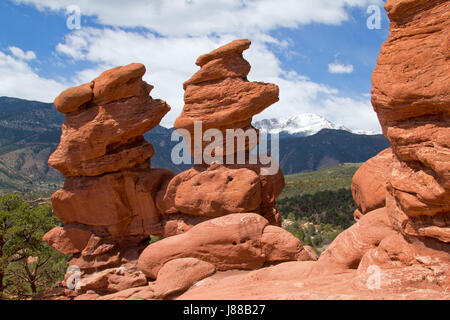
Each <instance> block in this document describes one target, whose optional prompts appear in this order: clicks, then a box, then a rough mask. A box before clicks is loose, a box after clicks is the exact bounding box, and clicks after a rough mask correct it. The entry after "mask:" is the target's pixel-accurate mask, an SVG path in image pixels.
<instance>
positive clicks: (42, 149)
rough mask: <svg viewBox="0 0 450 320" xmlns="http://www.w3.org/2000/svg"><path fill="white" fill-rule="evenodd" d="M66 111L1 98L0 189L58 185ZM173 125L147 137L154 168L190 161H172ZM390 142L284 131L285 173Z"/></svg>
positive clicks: (351, 157) (358, 157) (362, 157)
mask: <svg viewBox="0 0 450 320" xmlns="http://www.w3.org/2000/svg"><path fill="white" fill-rule="evenodd" d="M63 121H64V115H62V114H60V113H58V112H57V111H56V110H55V109H54V107H53V104H51V103H42V102H38V101H28V100H22V99H17V98H9V97H0V192H2V191H3V192H4V191H21V192H30V191H46V190H54V189H56V188H59V187H60V186H61V185H62V182H63V181H64V179H63V177H62V175H61V174H60V173H59V172H58V171H56V170H54V169H53V168H51V167H49V166H48V164H47V159H48V157H49V156H50V154H51V153H52V152H53V151H54V150H55V148H56V146H57V145H58V143H59V139H60V136H61V125H62V123H63ZM173 130H174V129H173V128H171V129H167V128H164V127H162V126H156V127H155V128H153V129H152V130H151V131H149V132H147V133H145V135H144V137H145V138H146V139H147V140H148V141H149V142H151V143H152V144H153V146H154V148H155V156H154V157H153V158H152V159H151V165H152V167H154V168H167V169H169V170H172V171H173V172H175V173H179V172H181V171H183V170H186V169H187V168H189V167H190V165H174V164H173V163H172V161H171V151H172V148H173V146H174V145H176V144H177V143H178V141H171V139H170V138H171V134H172V132H173ZM388 146H389V143H388V142H387V140H386V139H385V138H384V137H383V136H382V135H374V136H368V135H356V134H352V133H350V132H347V131H343V130H332V129H326V130H322V131H320V132H318V133H317V134H314V135H311V136H305V137H298V136H295V135H289V134H286V135H285V136H281V139H280V164H281V168H282V170H283V172H284V173H286V174H289V173H295V172H301V171H311V170H316V169H320V168H325V167H329V166H332V165H336V164H338V163H342V162H363V161H366V160H367V159H369V158H370V157H372V156H374V155H375V154H377V153H378V152H379V151H381V150H382V149H384V148H386V147H388Z"/></svg>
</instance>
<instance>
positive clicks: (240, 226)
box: [138, 213, 311, 279]
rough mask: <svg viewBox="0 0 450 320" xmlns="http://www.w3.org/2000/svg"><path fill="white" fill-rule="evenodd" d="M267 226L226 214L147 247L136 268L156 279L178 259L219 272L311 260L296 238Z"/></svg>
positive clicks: (257, 217)
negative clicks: (198, 262)
mask: <svg viewBox="0 0 450 320" xmlns="http://www.w3.org/2000/svg"><path fill="white" fill-rule="evenodd" d="M268 224H269V222H268V221H267V220H266V219H265V218H263V217H262V216H260V215H258V214H255V213H241V214H238V213H236V214H229V215H226V216H223V217H219V218H215V219H212V220H208V221H205V222H202V223H200V224H198V225H196V226H194V227H192V228H191V229H190V230H188V231H187V232H185V233H183V234H180V235H176V236H172V237H168V238H165V239H163V240H160V241H158V242H155V243H153V244H151V245H149V246H148V247H147V248H146V249H145V250H144V251H143V252H142V254H141V255H140V257H139V261H138V268H139V269H140V270H141V271H142V272H144V274H145V275H147V277H149V278H151V279H156V278H157V276H158V272H159V271H160V269H161V268H162V266H163V265H164V264H165V263H166V262H168V261H171V260H174V259H178V258H196V259H199V260H202V261H206V262H209V263H211V264H213V265H214V266H215V268H216V269H217V270H221V271H224V270H231V269H257V268H260V267H262V266H263V265H264V263H266V262H268V263H274V262H284V261H295V260H311V258H310V255H309V254H308V253H307V252H306V251H305V250H304V249H303V246H302V244H301V243H300V241H299V240H298V239H297V238H295V237H294V236H293V235H291V234H290V233H289V232H287V231H286V230H284V229H281V228H279V227H275V226H269V225H268Z"/></svg>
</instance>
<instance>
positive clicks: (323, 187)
mask: <svg viewBox="0 0 450 320" xmlns="http://www.w3.org/2000/svg"><path fill="white" fill-rule="evenodd" d="M361 164H362V163H343V164H340V165H337V166H334V167H330V168H326V169H321V170H317V171H311V172H300V173H295V174H290V175H286V176H285V177H284V178H285V181H286V186H285V187H284V190H283V193H282V194H281V196H280V198H279V199H283V198H288V197H295V196H298V195H301V194H315V193H317V192H320V191H336V190H339V189H342V188H344V189H350V185H351V183H352V177H353V175H354V174H355V172H356V170H358V169H359V167H360V166H361Z"/></svg>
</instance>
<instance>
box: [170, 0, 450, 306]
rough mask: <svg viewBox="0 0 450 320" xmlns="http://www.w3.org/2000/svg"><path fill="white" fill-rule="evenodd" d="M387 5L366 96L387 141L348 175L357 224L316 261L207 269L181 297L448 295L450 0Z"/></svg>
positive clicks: (403, 1) (402, 0)
mask: <svg viewBox="0 0 450 320" xmlns="http://www.w3.org/2000/svg"><path fill="white" fill-rule="evenodd" d="M385 7H386V10H387V12H388V16H389V18H390V19H391V26H390V35H389V38H388V40H387V41H386V42H385V43H384V44H383V47H382V49H381V53H380V56H379V58H378V65H377V67H376V68H375V71H374V73H373V78H372V80H373V88H372V104H373V106H374V109H375V111H376V112H377V114H378V117H379V119H380V123H381V125H382V128H383V133H384V134H385V136H386V137H387V138H388V139H389V141H390V142H391V145H392V148H390V149H387V150H385V151H383V152H381V153H380V154H378V155H377V156H376V157H374V158H372V159H370V160H369V161H367V162H366V163H365V164H364V165H363V166H362V167H361V168H360V169H359V170H358V172H357V173H356V174H355V176H354V178H353V183H352V191H353V196H354V199H355V202H356V203H357V205H358V207H359V209H358V210H356V211H355V213H354V216H355V219H356V220H357V223H356V224H355V225H353V226H351V227H350V228H349V229H347V230H345V231H344V232H342V233H341V234H340V235H339V236H338V237H337V238H336V239H335V240H334V241H333V242H332V243H331V244H330V246H329V247H328V248H327V250H326V251H325V252H324V253H322V255H321V256H320V258H319V260H318V261H317V262H289V263H283V264H279V265H277V266H275V267H270V268H265V269H260V270H257V271H253V272H248V273H245V274H243V275H230V276H227V277H224V276H221V277H220V278H219V277H216V275H214V276H212V277H211V278H209V280H210V281H204V282H202V283H201V285H198V286H196V287H195V288H192V289H191V290H189V291H188V292H186V293H185V294H183V295H181V296H180V297H179V298H181V299H199V298H200V299H201V298H202V297H206V296H208V298H209V299H232V297H235V296H239V297H240V298H242V299H245V298H248V299H254V298H259V299H273V298H276V299H323V298H327V299H374V298H375V299H450V296H449V294H448V292H449V288H450V225H449V223H450V216H449V215H450V207H449V200H450V184H449V183H450V175H449V173H450V144H449V142H450V131H449V129H448V128H449V124H450V107H449V106H450V90H449V89H450V72H449V58H450V55H449V54H450V38H449V34H450V1H448V0H436V1H422V0H388V1H387V2H386V6H385ZM207 280H208V279H207ZM256 288H258V289H256ZM259 288H264V289H259ZM206 292H208V294H206ZM250 292H251V293H250Z"/></svg>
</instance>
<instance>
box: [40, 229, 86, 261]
mask: <svg viewBox="0 0 450 320" xmlns="http://www.w3.org/2000/svg"><path fill="white" fill-rule="evenodd" d="M91 237H92V232H90V231H89V230H86V229H85V228H80V227H78V226H73V225H70V224H69V225H66V226H64V227H55V228H53V229H51V230H50V231H49V232H47V233H46V234H45V235H44V237H43V238H42V240H43V241H45V242H47V243H48V244H49V246H50V247H52V248H53V249H55V250H57V251H59V252H61V253H63V254H74V253H79V252H81V251H83V249H84V248H85V247H86V245H87V244H88V242H89V239H90V238H91Z"/></svg>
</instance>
